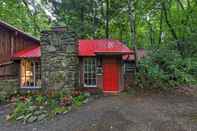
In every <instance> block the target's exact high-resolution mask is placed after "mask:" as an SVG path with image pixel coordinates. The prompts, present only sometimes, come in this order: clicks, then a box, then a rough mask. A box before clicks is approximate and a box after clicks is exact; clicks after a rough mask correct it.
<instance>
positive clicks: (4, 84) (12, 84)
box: [0, 79, 19, 96]
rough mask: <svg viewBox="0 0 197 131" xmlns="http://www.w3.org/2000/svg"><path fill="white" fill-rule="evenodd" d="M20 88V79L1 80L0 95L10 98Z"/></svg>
mask: <svg viewBox="0 0 197 131" xmlns="http://www.w3.org/2000/svg"><path fill="white" fill-rule="evenodd" d="M18 88H19V80H18V79H4V80H0V95H5V96H8V95H9V94H13V93H14V92H16V91H17V89H18Z"/></svg>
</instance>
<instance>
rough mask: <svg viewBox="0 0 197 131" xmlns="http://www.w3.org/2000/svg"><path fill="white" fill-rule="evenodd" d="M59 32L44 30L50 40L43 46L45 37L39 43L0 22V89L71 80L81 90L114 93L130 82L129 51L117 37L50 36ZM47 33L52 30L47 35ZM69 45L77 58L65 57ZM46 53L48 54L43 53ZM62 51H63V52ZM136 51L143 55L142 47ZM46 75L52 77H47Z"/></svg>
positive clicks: (31, 87)
mask: <svg viewBox="0 0 197 131" xmlns="http://www.w3.org/2000/svg"><path fill="white" fill-rule="evenodd" d="M58 31H59V32H58ZM62 31H63V32H66V31H65V30H62V29H61V30H56V29H55V28H54V30H51V31H48V32H49V34H47V35H46V33H45V34H44V37H48V38H47V39H49V40H50V42H49V44H48V45H47V44H45V43H46V42H47V40H42V42H40V41H39V40H38V39H36V38H34V37H32V36H30V35H28V34H26V33H24V32H22V31H21V30H18V29H16V28H14V27H12V26H10V25H9V24H7V23H5V22H2V21H0V91H2V90H4V89H5V88H7V87H10V88H11V90H13V89H17V87H20V89H37V88H41V85H42V86H43V85H44V86H46V87H47V86H48V85H47V83H50V82H51V83H53V85H52V86H55V87H58V86H61V87H66V86H65V85H69V83H70V81H72V80H74V81H78V82H76V83H78V84H73V85H72V86H76V87H80V88H82V89H89V90H94V89H98V88H100V89H101V90H102V91H103V92H105V93H118V92H120V91H122V90H123V89H124V88H125V87H128V86H129V84H131V83H132V71H134V68H133V65H134V64H132V63H133V62H134V57H133V51H132V50H130V49H129V48H128V47H127V46H126V45H125V44H123V43H121V42H120V41H118V40H75V39H72V38H66V39H67V40H66V41H63V40H62V39H63V38H65V36H66V35H65V36H64V37H62V38H59V36H58V35H56V36H55V35H54V34H58V33H60V34H63V33H61V32H62ZM51 32H55V33H54V34H50V33H51ZM50 35H51V36H50ZM49 36H50V37H49ZM71 36H72V35H71ZM41 38H42V37H41ZM71 40H73V41H74V40H75V42H74V43H75V45H76V46H75V45H74V46H72V45H73V44H72V42H71V44H70V43H69V42H70V41H71ZM43 45H44V46H43ZM70 45H71V46H70ZM60 48H61V49H60ZM72 48H76V52H77V59H73V58H71V59H66V58H67V57H72V55H69V54H70V52H71V50H72ZM74 50H75V49H74ZM47 51H49V52H47ZM46 52H47V53H48V54H49V55H50V56H48V55H47V56H46V55H45V54H46ZM57 52H58V53H57ZM64 52H65V53H67V54H66V55H64ZM140 54H141V56H142V57H143V56H144V53H143V50H140ZM45 56H46V57H45ZM58 56H64V57H62V58H65V60H64V59H62V58H61V59H60V58H56V57H58ZM47 57H48V58H47ZM50 59H51V61H50ZM73 60H74V61H73ZM76 61H78V62H77V65H78V66H77V67H79V68H71V67H73V66H72V63H74V62H76ZM50 62H51V63H50ZM68 62H71V63H70V66H67V63H68ZM60 63H62V64H60ZM41 66H42V68H41ZM53 67H54V68H53ZM62 67H63V68H62ZM60 69H61V70H60ZM73 69H75V71H77V72H78V73H76V74H74V75H72V74H71V73H69V72H71V71H72V70H73ZM46 70H47V71H48V72H46ZM67 71H68V72H67ZM58 73H59V74H58ZM41 76H42V77H41ZM50 76H53V78H51V79H50ZM74 77H78V78H77V79H75V78H74ZM60 79H61V80H60ZM64 81H66V82H64ZM54 83H58V84H54ZM5 86H7V87H5ZM16 86H17V87H16ZM15 87H16V88H15ZM43 88H45V87H43Z"/></svg>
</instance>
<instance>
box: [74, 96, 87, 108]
mask: <svg viewBox="0 0 197 131" xmlns="http://www.w3.org/2000/svg"><path fill="white" fill-rule="evenodd" d="M88 97H89V94H88V93H81V94H80V95H79V96H75V97H73V103H74V105H76V106H81V105H82V104H83V103H84V102H86V99H87V98H88Z"/></svg>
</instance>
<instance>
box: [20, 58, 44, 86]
mask: <svg viewBox="0 0 197 131" xmlns="http://www.w3.org/2000/svg"><path fill="white" fill-rule="evenodd" d="M22 61H24V62H27V61H30V62H31V64H33V67H32V69H33V71H32V75H33V76H32V77H33V86H23V85H22V78H23V77H25V81H26V78H27V77H31V76H27V75H26V74H22ZM26 69H27V63H25V68H24V71H26ZM36 74H37V73H36V61H35V60H32V59H22V60H21V62H20V87H21V89H39V88H41V87H40V86H36Z"/></svg>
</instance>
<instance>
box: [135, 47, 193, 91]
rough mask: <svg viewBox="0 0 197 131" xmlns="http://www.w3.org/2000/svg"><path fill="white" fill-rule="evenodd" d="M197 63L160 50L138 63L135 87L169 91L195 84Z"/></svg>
mask: <svg viewBox="0 0 197 131" xmlns="http://www.w3.org/2000/svg"><path fill="white" fill-rule="evenodd" d="M196 72H197V61H196V60H195V59H194V58H183V57H182V56H181V55H180V54H179V52H178V51H176V50H172V49H169V48H161V49H159V50H157V51H155V52H152V53H150V54H149V56H148V57H147V58H145V59H143V60H141V61H140V63H139V72H138V73H137V85H138V86H139V87H141V88H147V89H165V90H166V89H171V88H173V87H176V86H178V85H184V84H186V85H192V84H196V83H197V79H196V78H197V77H196V74H197V73H196Z"/></svg>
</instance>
